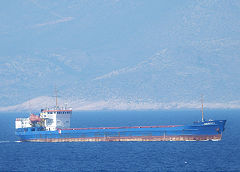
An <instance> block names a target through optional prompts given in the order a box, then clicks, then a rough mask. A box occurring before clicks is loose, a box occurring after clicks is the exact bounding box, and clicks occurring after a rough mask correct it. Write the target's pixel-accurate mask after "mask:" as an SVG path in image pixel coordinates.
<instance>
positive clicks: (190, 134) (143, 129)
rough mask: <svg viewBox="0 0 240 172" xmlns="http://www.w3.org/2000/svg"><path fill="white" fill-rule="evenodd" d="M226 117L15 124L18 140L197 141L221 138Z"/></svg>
mask: <svg viewBox="0 0 240 172" xmlns="http://www.w3.org/2000/svg"><path fill="white" fill-rule="evenodd" d="M225 123H226V120H214V121H203V122H194V123H193V124H192V125H171V126H135V127H100V128H70V129H58V130H56V131H44V130H43V128H41V127H31V128H19V129H17V130H16V135H17V136H18V137H19V138H20V141H31V142H74V141H198V140H199V141H200V140H221V138H222V133H223V131H224V126H225Z"/></svg>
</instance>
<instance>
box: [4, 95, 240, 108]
mask: <svg viewBox="0 0 240 172" xmlns="http://www.w3.org/2000/svg"><path fill="white" fill-rule="evenodd" d="M55 105H56V104H55V99H53V98H52V97H47V96H41V97H37V98H34V99H32V100H29V101H26V102H24V103H22V104H18V105H15V106H7V107H0V111H2V112H6V111H8V112H11V111H15V112H21V111H23V112H39V111H40V109H43V108H51V107H54V106H55ZM58 106H59V107H65V106H67V107H72V108H73V111H89V110H90V111H92V110H93V111H94V110H168V109H175V110H176V109H201V104H200V103H199V102H196V101H195V102H169V103H162V102H151V101H144V100H139V101H131V100H117V99H116V100H108V101H95V102H90V101H86V100H84V99H81V100H74V101H66V100H63V99H58ZM204 107H205V108H208V109H239V108H240V101H232V102H227V103H216V102H215V103H214V102H212V103H210V102H209V103H208V102H207V103H204Z"/></svg>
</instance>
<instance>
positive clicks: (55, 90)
mask: <svg viewBox="0 0 240 172" xmlns="http://www.w3.org/2000/svg"><path fill="white" fill-rule="evenodd" d="M54 92H55V96H53V97H56V108H57V106H58V100H57V98H58V95H57V88H56V84H55V89H54Z"/></svg>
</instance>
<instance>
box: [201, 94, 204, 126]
mask: <svg viewBox="0 0 240 172" xmlns="http://www.w3.org/2000/svg"><path fill="white" fill-rule="evenodd" d="M201 103H202V122H203V121H204V119H203V96H202V95H201Z"/></svg>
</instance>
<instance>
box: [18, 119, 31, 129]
mask: <svg viewBox="0 0 240 172" xmlns="http://www.w3.org/2000/svg"><path fill="white" fill-rule="evenodd" d="M15 127H16V129H18V128H28V127H32V126H31V122H30V119H29V118H16V120H15Z"/></svg>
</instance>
